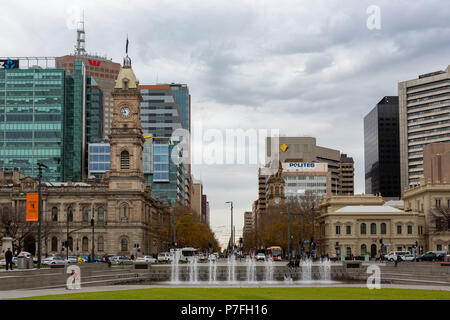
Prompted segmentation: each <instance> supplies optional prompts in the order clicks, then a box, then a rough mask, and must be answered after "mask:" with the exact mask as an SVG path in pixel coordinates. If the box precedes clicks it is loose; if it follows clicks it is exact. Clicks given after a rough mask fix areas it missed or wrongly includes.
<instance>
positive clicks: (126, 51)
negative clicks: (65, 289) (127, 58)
mask: <svg viewBox="0 0 450 320" xmlns="http://www.w3.org/2000/svg"><path fill="white" fill-rule="evenodd" d="M125 53H126V54H127V55H128V36H127V46H126V49H125Z"/></svg>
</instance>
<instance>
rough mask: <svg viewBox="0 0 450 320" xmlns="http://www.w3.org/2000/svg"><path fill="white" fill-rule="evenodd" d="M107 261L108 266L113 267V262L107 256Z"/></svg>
mask: <svg viewBox="0 0 450 320" xmlns="http://www.w3.org/2000/svg"><path fill="white" fill-rule="evenodd" d="M105 261H106V263H107V264H108V267H111V260H109V257H108V256H106V258H105Z"/></svg>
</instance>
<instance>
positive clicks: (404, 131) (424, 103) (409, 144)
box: [398, 65, 450, 193]
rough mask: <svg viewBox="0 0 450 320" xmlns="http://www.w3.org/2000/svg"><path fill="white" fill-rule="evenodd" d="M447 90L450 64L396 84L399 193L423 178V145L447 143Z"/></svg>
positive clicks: (449, 113) (449, 133)
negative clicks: (442, 69)
mask: <svg viewBox="0 0 450 320" xmlns="http://www.w3.org/2000/svg"><path fill="white" fill-rule="evenodd" d="M449 89H450V65H449V66H448V67H447V69H446V70H445V71H437V72H432V73H428V74H423V75H420V76H419V78H418V79H413V80H408V81H404V82H400V83H399V84H398V97H399V126H400V170H401V187H402V189H401V191H402V193H403V192H404V191H405V188H408V187H410V186H414V185H417V184H419V182H420V178H421V177H423V173H424V168H423V165H424V163H423V150H424V147H425V146H426V145H427V144H430V143H433V142H450V91H449Z"/></svg>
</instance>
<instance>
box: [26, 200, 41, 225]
mask: <svg viewBox="0 0 450 320" xmlns="http://www.w3.org/2000/svg"><path fill="white" fill-rule="evenodd" d="M38 208H39V194H38V193H27V218H26V221H39V213H38Z"/></svg>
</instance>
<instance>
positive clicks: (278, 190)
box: [275, 187, 280, 195]
mask: <svg viewBox="0 0 450 320" xmlns="http://www.w3.org/2000/svg"><path fill="white" fill-rule="evenodd" d="M275 194H276V195H279V194H280V188H278V187H275Z"/></svg>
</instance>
